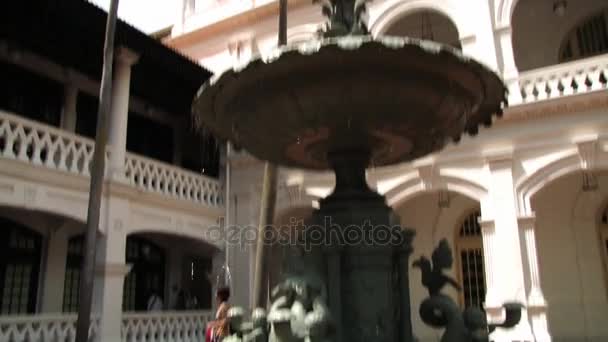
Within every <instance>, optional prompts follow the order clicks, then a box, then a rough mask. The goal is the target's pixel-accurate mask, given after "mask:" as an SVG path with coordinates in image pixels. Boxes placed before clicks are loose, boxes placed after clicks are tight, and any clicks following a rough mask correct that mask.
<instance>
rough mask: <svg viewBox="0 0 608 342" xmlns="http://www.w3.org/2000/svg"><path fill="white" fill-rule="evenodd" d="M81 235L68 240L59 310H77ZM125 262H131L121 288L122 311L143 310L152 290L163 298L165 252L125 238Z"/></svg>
mask: <svg viewBox="0 0 608 342" xmlns="http://www.w3.org/2000/svg"><path fill="white" fill-rule="evenodd" d="M83 249H84V237H83V236H82V235H79V236H76V237H73V238H71V239H70V241H69V243H68V255H67V258H66V270H65V283H64V291H63V311H64V312H76V311H78V299H79V297H78V295H79V286H80V269H81V267H82V262H83V260H84V259H83ZM126 262H127V263H128V264H131V265H132V268H131V272H129V274H128V275H127V277H126V278H125V282H124V287H123V302H122V306H123V310H124V311H143V310H146V309H147V301H148V298H149V297H150V295H151V293H152V291H154V292H156V293H157V294H158V295H159V296H161V297H163V295H164V291H165V253H164V251H163V250H162V248H160V247H158V246H156V245H155V244H154V243H152V242H150V241H148V240H147V239H144V238H141V237H135V236H129V237H127V246H126Z"/></svg>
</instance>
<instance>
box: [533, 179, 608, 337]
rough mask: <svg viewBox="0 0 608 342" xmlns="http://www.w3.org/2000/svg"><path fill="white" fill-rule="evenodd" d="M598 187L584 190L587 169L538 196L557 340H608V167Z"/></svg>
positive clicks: (542, 261)
mask: <svg viewBox="0 0 608 342" xmlns="http://www.w3.org/2000/svg"><path fill="white" fill-rule="evenodd" d="M598 181H599V185H600V187H599V190H598V191H597V192H582V191H581V184H582V174H581V173H574V174H570V175H568V176H564V177H562V178H559V179H557V180H555V181H554V182H553V183H550V184H549V185H548V186H547V187H546V188H544V189H543V190H542V191H541V192H539V193H538V194H537V195H536V196H535V197H534V198H533V202H532V205H533V208H534V211H535V213H536V237H537V238H536V241H537V247H538V254H539V265H540V274H541V280H542V287H543V291H544V295H545V299H546V300H547V303H548V320H549V329H550V331H551V333H552V335H553V337H554V338H555V339H554V341H556V342H560V341H564V342H566V341H583V340H585V341H598V342H599V341H606V340H608V324H606V323H607V322H608V321H607V318H608V298H607V293H608V287H607V282H606V278H605V271H604V270H603V269H602V268H603V265H602V259H601V254H600V249H599V248H600V243H599V236H598V230H597V226H598V222H599V216H598V215H599V213H600V210H601V209H602V208H601V206H602V205H604V204H605V203H606V199H608V173H606V172H603V173H601V175H600V176H599V177H598Z"/></svg>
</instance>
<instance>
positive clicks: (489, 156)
mask: <svg viewBox="0 0 608 342" xmlns="http://www.w3.org/2000/svg"><path fill="white" fill-rule="evenodd" d="M482 155H483V156H484V157H485V159H486V163H487V164H488V167H489V168H490V170H491V171H493V170H497V169H505V168H510V167H512V166H513V149H512V148H505V149H497V150H488V151H484V152H483V153H482Z"/></svg>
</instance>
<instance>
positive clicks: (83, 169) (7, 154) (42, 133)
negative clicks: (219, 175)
mask: <svg viewBox="0 0 608 342" xmlns="http://www.w3.org/2000/svg"><path fill="white" fill-rule="evenodd" d="M94 147H95V142H94V141H93V140H91V139H87V138H84V137H81V136H79V135H77V134H74V133H71V132H68V131H65V130H61V129H58V128H55V127H52V126H49V125H45V124H42V123H39V122H35V121H32V120H28V119H25V118H22V117H19V116H16V115H13V114H9V113H6V112H3V111H0V157H3V158H8V159H15V160H19V161H22V162H25V163H29V164H33V165H36V166H40V167H46V168H49V169H55V170H61V171H65V172H70V173H73V174H77V175H81V176H85V177H88V176H89V175H90V167H91V163H92V158H93V149H94ZM125 177H126V179H127V181H128V182H129V184H131V185H133V186H135V187H137V188H139V189H141V190H144V191H150V192H155V193H158V194H161V195H166V196H171V197H174V198H178V199H183V200H186V201H191V202H196V203H201V204H204V205H207V206H212V207H220V206H221V205H222V194H221V186H220V183H219V181H217V180H215V179H212V178H209V177H206V176H204V175H202V174H198V173H195V172H191V171H188V170H184V169H181V168H179V167H176V166H173V165H169V164H166V163H162V162H159V161H156V160H153V159H149V158H146V157H142V156H138V155H135V154H132V153H127V155H126V160H125Z"/></svg>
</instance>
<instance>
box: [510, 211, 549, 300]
mask: <svg viewBox="0 0 608 342" xmlns="http://www.w3.org/2000/svg"><path fill="white" fill-rule="evenodd" d="M535 221H536V217H535V216H534V214H532V215H528V216H520V217H518V218H517V225H518V227H519V230H520V231H521V232H522V235H523V236H524V241H525V244H526V255H527V257H528V271H529V275H530V292H529V293H528V308H535V309H544V308H546V306H547V302H546V301H545V297H544V295H543V292H542V289H541V284H540V273H539V269H538V252H537V250H536V232H535V229H534V225H535Z"/></svg>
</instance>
